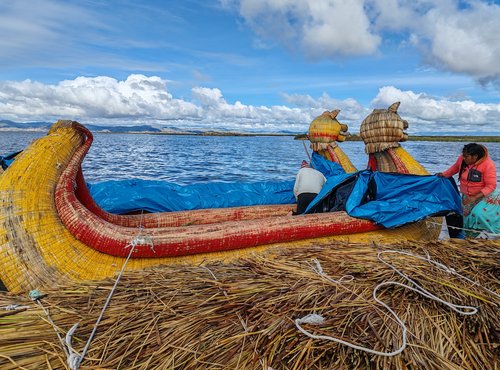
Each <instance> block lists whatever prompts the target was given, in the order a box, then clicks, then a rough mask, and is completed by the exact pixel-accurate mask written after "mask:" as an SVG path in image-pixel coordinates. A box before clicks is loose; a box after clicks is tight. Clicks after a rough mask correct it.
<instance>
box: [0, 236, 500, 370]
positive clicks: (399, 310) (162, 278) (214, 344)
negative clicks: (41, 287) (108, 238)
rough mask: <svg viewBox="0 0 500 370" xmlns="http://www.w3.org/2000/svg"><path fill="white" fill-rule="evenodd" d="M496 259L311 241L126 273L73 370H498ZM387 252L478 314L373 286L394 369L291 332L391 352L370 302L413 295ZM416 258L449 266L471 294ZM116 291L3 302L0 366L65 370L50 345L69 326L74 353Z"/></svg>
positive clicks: (490, 248)
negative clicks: (224, 259)
mask: <svg viewBox="0 0 500 370" xmlns="http://www.w3.org/2000/svg"><path fill="white" fill-rule="evenodd" d="M499 247H500V243H499V242H498V241H476V240H471V241H456V242H450V241H441V242H427V243H420V242H419V243H415V242H413V243H412V242H405V243H404V244H394V245H390V246H387V245H386V246H382V245H374V244H356V243H354V244H353V243H349V244H348V243H345V242H333V243H332V242H328V243H322V242H320V243H316V242H310V243H309V246H304V247H303V248H300V249H279V250H274V252H273V250H269V251H267V252H266V253H259V254H254V255H252V256H247V257H244V258H241V259H239V260H237V261H233V262H231V263H217V262H210V263H207V264H204V265H201V266H181V265H177V266H159V267H152V268H149V269H145V270H141V271H130V272H127V273H125V274H124V275H123V276H122V279H121V281H120V283H119V284H118V286H117V288H116V292H115V294H114V296H113V298H112V301H111V304H110V305H109V307H108V309H107V310H106V311H105V312H104V316H103V319H102V321H101V323H100V325H99V327H98V330H97V332H96V335H95V337H94V339H93V341H92V344H91V345H90V347H89V350H88V352H87V356H86V357H85V359H84V361H83V362H82V367H81V368H82V369H265V370H269V369H271V368H272V369H276V370H277V369H367V368H369V369H457V370H458V369H470V370H474V369H491V370H493V369H497V368H498V350H499V336H498V328H499V327H500V322H499V316H498V308H499V303H500V301H499V298H498V293H499V280H498V276H500V274H499V272H500V271H499V265H498V261H499V259H500V253H499V251H500V248H499ZM389 250H397V251H404V252H406V253H408V254H399V253H389V252H388V251H389ZM383 251H385V252H387V254H385V255H382V256H381V257H382V258H383V259H384V260H385V261H387V262H389V263H391V264H392V266H394V267H395V268H397V269H398V270H399V271H400V272H402V273H404V274H406V275H407V276H409V277H410V278H411V279H412V280H414V281H415V282H418V284H419V285H420V286H422V287H423V288H425V289H426V290H427V291H429V292H431V293H432V294H434V295H436V296H437V297H439V298H440V299H442V300H446V301H450V302H452V303H453V304H456V305H462V306H471V307H477V309H478V312H477V313H476V314H474V315H463V314H460V313H457V312H455V311H454V310H453V309H451V308H450V307H448V306H446V305H444V304H443V303H441V302H438V301H437V300H435V299H432V298H428V297H424V296H422V295H421V294H418V293H416V292H415V291H412V290H410V289H408V288H405V287H403V286H400V285H396V284H390V285H386V286H383V287H381V288H380V290H379V291H378V298H379V299H380V300H381V301H382V302H384V303H385V304H387V306H388V307H390V308H391V309H392V310H393V311H394V312H395V313H396V314H397V315H398V317H399V318H400V319H401V320H402V322H403V323H404V325H405V328H406V330H407V343H408V344H407V346H406V348H404V350H403V351H402V352H401V353H400V354H398V355H395V356H392V357H387V356H380V355H374V354H370V353H366V352H364V351H361V350H357V349H353V348H351V347H349V346H346V345H344V344H340V343H336V342H333V341H332V340H327V339H313V338H310V337H308V336H306V335H304V334H303V333H302V332H301V331H300V330H299V329H298V328H297V326H296V320H298V319H303V318H305V317H307V316H308V315H310V314H317V315H321V316H322V317H323V319H324V322H322V323H319V324H316V325H313V324H307V323H303V324H301V327H302V328H303V329H305V330H307V331H308V332H310V333H311V334H313V335H323V336H330V337H333V338H338V339H341V340H344V341H346V342H349V343H352V344H355V345H358V346H362V347H366V348H369V349H373V350H377V351H380V352H393V351H395V350H397V349H398V348H400V347H401V346H402V340H403V328H402V327H401V326H400V325H398V323H397V322H396V320H395V319H394V317H392V316H391V315H390V313H389V312H388V310H387V309H386V308H385V307H383V306H382V305H380V304H379V303H377V302H376V301H375V300H374V299H373V297H372V292H373V290H374V288H375V287H376V286H377V285H378V284H380V283H383V282H386V283H388V282H390V281H394V282H396V283H403V284H409V283H408V281H407V280H406V279H404V278H402V277H401V276H400V275H398V274H397V273H396V272H395V271H394V270H393V269H392V268H391V267H389V266H387V265H385V264H384V263H382V262H381V261H380V260H379V259H378V258H377V256H378V253H380V252H383ZM409 253H411V254H413V255H409ZM416 256H420V257H422V256H423V257H428V258H429V259H430V260H433V261H439V263H441V264H443V265H445V266H448V267H450V268H451V267H453V268H454V269H455V271H456V273H459V274H461V275H462V276H464V277H467V278H469V279H471V280H472V281H473V282H470V281H467V280H465V279H463V278H462V277H460V276H458V275H455V274H452V273H450V272H449V271H448V272H446V271H443V270H442V269H441V268H439V267H438V266H436V265H433V264H431V263H429V262H428V261H426V260H422V259H419V258H417V257H416ZM318 263H319V265H318ZM319 266H320V267H319ZM348 276H351V278H349V279H348V278H347V277H348ZM113 283H114V280H112V279H109V280H104V281H93V282H85V283H80V284H76V285H67V286H61V287H59V288H56V289H46V290H45V291H44V293H45V294H47V296H46V297H45V298H43V299H41V300H40V303H35V302H33V301H31V300H30V299H29V298H28V296H27V295H22V296H19V295H15V296H11V295H0V307H5V306H7V305H13V304H17V305H19V308H18V309H17V310H13V311H4V312H5V313H8V314H9V316H3V317H1V316H0V367H1V368H2V369H23V368H24V369H44V368H47V369H49V368H50V369H63V368H67V367H68V365H67V356H66V355H65V351H64V350H63V348H64V345H62V344H61V341H60V340H59V339H58V337H57V335H56V332H57V333H58V334H59V335H60V336H61V338H62V341H63V343H65V337H66V334H67V333H68V331H70V329H71V328H72V327H73V325H74V324H76V323H79V326H78V328H77V330H76V331H75V332H74V334H73V337H72V348H74V350H75V351H77V352H78V353H79V354H81V352H82V349H83V348H84V346H85V343H86V342H87V340H88V338H89V337H90V335H91V332H92V330H93V327H94V324H95V322H96V320H97V318H98V317H99V315H100V313H101V310H102V307H103V305H104V303H105V301H106V299H107V298H108V296H109V293H110V291H111V290H112V289H113ZM409 285H411V284H409ZM488 290H490V291H491V292H490V291H488ZM494 291H496V295H495V294H494ZM463 310H464V311H466V309H465V308H463ZM45 311H48V312H49V313H50V318H51V320H52V322H53V324H51V323H50V322H49V321H48V319H47V316H46V313H45ZM0 312H1V311H0ZM467 312H470V311H467Z"/></svg>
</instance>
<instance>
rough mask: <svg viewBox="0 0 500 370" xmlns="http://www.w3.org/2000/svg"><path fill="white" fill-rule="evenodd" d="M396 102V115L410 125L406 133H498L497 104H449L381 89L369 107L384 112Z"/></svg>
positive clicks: (440, 100)
mask: <svg viewBox="0 0 500 370" xmlns="http://www.w3.org/2000/svg"><path fill="white" fill-rule="evenodd" d="M396 101H399V102H401V105H400V108H399V113H400V115H401V116H403V117H404V118H405V119H407V120H408V121H409V122H410V129H409V132H413V133H418V132H435V133H436V134H439V133H440V132H443V131H444V132H453V131H456V132H467V133H469V134H476V135H477V134H480V133H481V132H500V103H495V104H484V103H476V102H473V101H471V100H458V101H453V100H448V99H444V98H435V97H431V96H428V95H426V94H424V93H415V92H413V91H402V90H399V89H397V88H395V87H393V86H385V87H382V88H381V89H380V90H379V92H378V94H377V96H376V97H375V98H374V99H373V101H372V105H373V106H376V107H382V108H385V107H388V106H389V105H391V104H392V103H394V102H396Z"/></svg>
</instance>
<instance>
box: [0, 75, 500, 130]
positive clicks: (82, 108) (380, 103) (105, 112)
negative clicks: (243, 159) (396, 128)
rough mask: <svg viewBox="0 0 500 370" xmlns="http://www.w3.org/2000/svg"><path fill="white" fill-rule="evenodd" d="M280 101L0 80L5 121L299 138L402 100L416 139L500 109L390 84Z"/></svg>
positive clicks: (156, 85) (353, 124) (100, 83)
mask: <svg viewBox="0 0 500 370" xmlns="http://www.w3.org/2000/svg"><path fill="white" fill-rule="evenodd" d="M282 98H283V100H284V105H273V106H254V105H248V104H244V103H243V102H240V101H236V102H235V103H230V102H228V101H227V100H226V99H225V98H224V95H223V92H222V91H221V90H220V89H217V88H207V87H201V86H198V87H194V88H193V89H192V95H191V98H190V99H189V100H185V99H179V98H176V97H174V96H173V95H172V94H171V93H170V92H169V91H168V81H166V80H163V79H162V78H160V77H156V76H150V77H148V76H144V75H137V74H134V75H130V76H129V77H128V78H126V79H125V80H122V81H120V80H116V79H114V78H110V77H106V76H99V77H92V78H91V77H78V78H76V79H74V80H65V81H61V82H59V83H58V84H43V83H40V82H36V81H30V80H25V81H22V82H16V81H11V82H8V81H7V82H0V117H2V118H5V119H11V120H13V121H20V122H29V121H55V120H57V119H74V120H79V121H81V122H82V123H84V124H85V123H94V124H108V125H109V124H120V125H124V124H125V125H127V124H129V125H132V124H154V125H157V126H158V127H161V126H169V127H172V126H176V127H177V128H179V129H187V128H199V129H205V130H231V131H241V132H283V131H289V132H294V133H301V132H305V131H306V130H307V128H308V125H309V123H310V122H311V120H312V119H313V118H314V117H315V116H317V115H319V114H321V113H322V112H323V111H325V110H333V109H340V114H339V116H338V119H339V121H341V122H342V123H346V124H347V125H348V126H349V131H350V132H352V133H356V132H358V131H359V125H360V123H361V122H362V121H363V119H364V117H366V116H367V115H368V114H369V113H370V111H371V109H372V107H374V108H386V107H388V106H389V105H391V104H392V103H394V102H396V101H400V102H401V106H400V110H399V111H400V113H401V116H402V117H403V118H404V119H407V120H408V121H409V122H410V132H411V133H418V132H433V131H434V132H436V133H439V132H442V131H447V132H450V131H456V132H463V133H471V134H475V133H478V132H480V131H497V132H498V131H500V104H480V103H475V102H473V101H470V100H465V99H464V100H449V99H444V98H435V97H431V96H428V95H426V94H424V93H421V92H413V91H402V90H400V89H397V88H396V87H393V86H386V87H383V88H381V89H380V90H379V92H378V94H377V95H376V96H375V97H374V99H373V100H372V102H371V107H366V106H364V105H363V104H361V103H360V102H358V101H356V100H355V99H352V98H349V99H343V100H340V99H335V98H332V97H330V96H329V95H328V94H326V93H324V94H322V95H321V96H319V97H313V96H310V95H299V94H295V95H288V94H283V95H282Z"/></svg>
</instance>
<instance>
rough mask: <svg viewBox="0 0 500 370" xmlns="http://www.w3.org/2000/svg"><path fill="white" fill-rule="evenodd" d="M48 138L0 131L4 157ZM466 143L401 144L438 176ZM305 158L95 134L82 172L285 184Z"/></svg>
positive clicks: (202, 140) (499, 158)
mask: <svg viewBox="0 0 500 370" xmlns="http://www.w3.org/2000/svg"><path fill="white" fill-rule="evenodd" d="M44 135H45V133H42V132H0V155H7V154H10V153H12V152H14V151H17V150H22V149H24V148H25V147H26V146H28V145H29V143H30V142H31V141H33V140H34V139H36V138H39V137H41V136H44ZM307 143H308V142H306V145H307ZM464 144H466V143H459V142H424V141H410V142H404V143H402V146H403V148H405V149H406V150H407V151H408V152H409V153H410V154H411V155H412V156H413V157H414V158H415V159H416V160H417V161H419V162H420V163H421V164H422V165H423V166H424V167H425V168H426V169H427V170H428V171H429V172H430V173H436V172H440V171H443V170H445V169H446V168H448V167H449V166H450V165H451V164H453V163H454V161H455V160H456V159H457V156H458V155H459V154H460V152H461V150H462V147H463V145H464ZM484 145H486V147H487V148H488V150H489V153H490V156H491V158H492V159H493V160H494V161H495V163H496V164H497V167H498V166H500V143H484ZM340 146H341V148H342V149H343V151H344V152H345V153H346V154H347V155H348V156H349V158H350V159H351V161H352V163H353V164H354V165H355V166H356V167H357V168H358V170H361V169H364V168H365V167H366V163H367V158H368V157H367V155H366V154H365V152H364V144H363V143H362V142H359V141H356V142H353V141H349V142H344V143H341V144H340ZM308 150H309V148H308ZM302 159H307V155H306V152H305V150H304V146H303V142H302V141H298V140H294V139H293V137H292V136H250V137H240V136H178V135H151V134H101V133H96V134H94V143H93V145H92V147H91V149H90V152H89V154H88V155H87V157H86V158H85V161H84V163H83V171H84V175H85V179H86V180H87V181H88V182H90V183H95V182H101V181H105V180H120V179H131V178H141V179H145V180H164V181H169V182H174V183H176V184H179V185H186V184H190V183H202V182H212V181H224V182H236V181H244V182H253V181H282V180H293V179H294V177H295V174H296V173H297V170H298V169H299V166H300V162H301V161H302ZM497 181H498V177H497Z"/></svg>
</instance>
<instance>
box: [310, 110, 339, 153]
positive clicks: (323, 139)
mask: <svg viewBox="0 0 500 370" xmlns="http://www.w3.org/2000/svg"><path fill="white" fill-rule="evenodd" d="M339 112H340V110H338V109H336V110H332V111H325V112H323V114H321V115H320V116H318V117H316V118H315V119H313V121H312V122H311V124H310V125H309V131H308V134H307V136H308V138H309V141H310V142H311V149H312V150H314V151H319V150H324V149H326V147H327V146H328V145H329V144H332V143H335V142H336V141H339V142H341V141H345V138H346V135H347V125H345V124H343V123H340V122H339V121H338V120H337V114H339Z"/></svg>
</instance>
